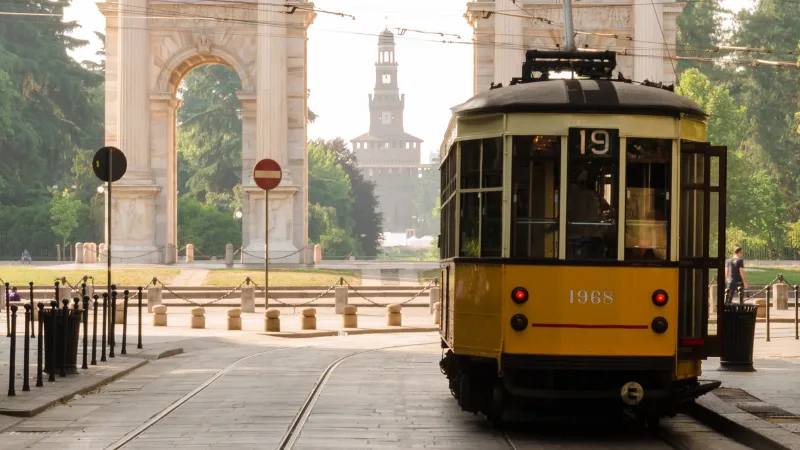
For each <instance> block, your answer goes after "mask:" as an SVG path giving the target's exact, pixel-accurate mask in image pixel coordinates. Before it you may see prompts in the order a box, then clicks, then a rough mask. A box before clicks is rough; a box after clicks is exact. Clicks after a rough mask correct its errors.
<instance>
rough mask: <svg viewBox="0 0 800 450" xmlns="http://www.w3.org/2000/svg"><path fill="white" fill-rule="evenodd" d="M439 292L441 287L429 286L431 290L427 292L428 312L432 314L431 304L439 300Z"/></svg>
mask: <svg viewBox="0 0 800 450" xmlns="http://www.w3.org/2000/svg"><path fill="white" fill-rule="evenodd" d="M440 292H441V288H440V287H439V286H431V291H430V292H429V294H428V303H429V304H430V313H431V314H433V311H434V309H433V305H435V304H436V303H438V302H440V301H441V300H440V299H439V294H440Z"/></svg>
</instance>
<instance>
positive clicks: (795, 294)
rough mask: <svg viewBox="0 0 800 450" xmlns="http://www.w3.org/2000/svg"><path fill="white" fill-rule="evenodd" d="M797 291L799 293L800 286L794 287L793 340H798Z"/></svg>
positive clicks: (799, 332) (799, 330) (799, 337)
mask: <svg viewBox="0 0 800 450" xmlns="http://www.w3.org/2000/svg"><path fill="white" fill-rule="evenodd" d="M798 291H800V286H798V285H796V284H795V285H794V338H795V340H797V339H800V328H798V327H797V300H798V298H800V296H798V295H797V294H798Z"/></svg>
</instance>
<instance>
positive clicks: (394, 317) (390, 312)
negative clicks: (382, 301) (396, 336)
mask: <svg viewBox="0 0 800 450" xmlns="http://www.w3.org/2000/svg"><path fill="white" fill-rule="evenodd" d="M402 308H403V307H402V306H400V305H396V304H394V305H389V306H387V307H386V326H388V327H399V326H401V325H402V324H403V319H402V312H400V311H401V310H402Z"/></svg>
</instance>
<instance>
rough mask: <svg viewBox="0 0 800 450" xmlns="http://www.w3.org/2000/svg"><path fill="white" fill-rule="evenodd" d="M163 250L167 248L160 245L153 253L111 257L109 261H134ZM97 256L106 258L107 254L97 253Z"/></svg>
mask: <svg viewBox="0 0 800 450" xmlns="http://www.w3.org/2000/svg"><path fill="white" fill-rule="evenodd" d="M165 248H167V246H166V245H162V246H161V247H159V248H157V249H155V250H153V251H150V252H147V253H143V254H141V255H135V256H112V257H111V260H112V261H113V260H121V261H125V260H128V259H136V258H141V257H143V256H148V255H152V254H153V253H158V252H160V251H161V250H164V249H165ZM98 256H106V257H107V256H108V253H106V252H98Z"/></svg>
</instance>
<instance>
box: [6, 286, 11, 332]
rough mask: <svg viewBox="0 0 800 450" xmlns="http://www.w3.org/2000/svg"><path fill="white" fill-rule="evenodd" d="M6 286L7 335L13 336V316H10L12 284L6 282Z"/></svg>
mask: <svg viewBox="0 0 800 450" xmlns="http://www.w3.org/2000/svg"><path fill="white" fill-rule="evenodd" d="M5 286H6V337H11V316H10V314H11V308H10V305H11V294H10V292H9V291H10V290H11V285H10V284H9V283H8V282H6V283H5Z"/></svg>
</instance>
